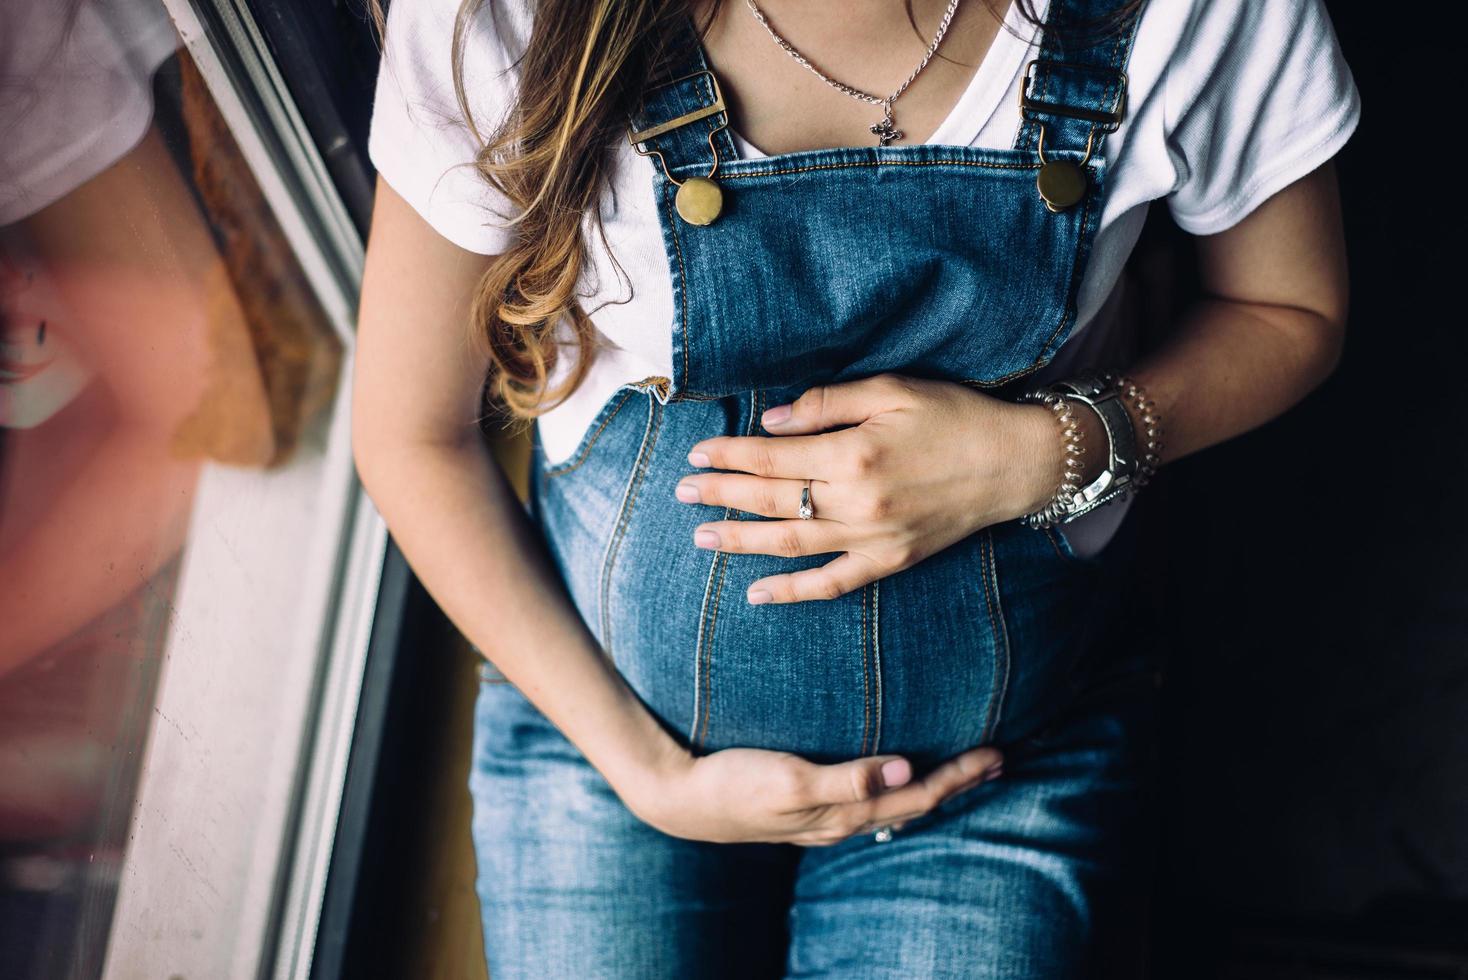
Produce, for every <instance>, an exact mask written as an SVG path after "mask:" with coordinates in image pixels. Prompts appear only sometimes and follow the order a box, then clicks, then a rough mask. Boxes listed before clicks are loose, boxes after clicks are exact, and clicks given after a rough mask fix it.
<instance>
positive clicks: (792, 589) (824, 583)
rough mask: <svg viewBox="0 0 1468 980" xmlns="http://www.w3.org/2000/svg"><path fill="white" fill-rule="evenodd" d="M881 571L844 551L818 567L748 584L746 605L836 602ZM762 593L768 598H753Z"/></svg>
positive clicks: (850, 552)
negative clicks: (826, 600) (818, 601)
mask: <svg viewBox="0 0 1468 980" xmlns="http://www.w3.org/2000/svg"><path fill="white" fill-rule="evenodd" d="M883 574H884V573H883V570H882V568H881V567H880V566H878V564H877V563H876V562H874V561H872V560H871V559H870V558H868V557H867V556H866V555H862V554H858V553H857V552H854V551H848V552H846V553H845V554H843V555H841V556H839V557H837V558H833V559H831V560H830V561H828V562H826V564H824V565H821V566H820V567H819V568H803V569H801V570H800V571H798V572H787V573H785V574H783V575H771V576H769V577H768V578H762V579H758V580H756V581H754V582H751V583H750V585H749V588H748V589H746V590H745V593H746V595H747V597H748V598H749V601H750V602H753V603H756V604H762V603H766V602H771V603H783V602H809V601H811V600H814V599H839V598H840V597H841V596H844V595H846V594H847V593H848V592H855V591H856V590H857V589H859V588H861V587H862V586H864V585H867V584H868V583H871V582H875V581H876V580H877V579H879V578H881V577H882V576H883ZM761 592H762V593H765V594H766V595H768V596H769V598H768V599H766V598H762V597H757V593H761Z"/></svg>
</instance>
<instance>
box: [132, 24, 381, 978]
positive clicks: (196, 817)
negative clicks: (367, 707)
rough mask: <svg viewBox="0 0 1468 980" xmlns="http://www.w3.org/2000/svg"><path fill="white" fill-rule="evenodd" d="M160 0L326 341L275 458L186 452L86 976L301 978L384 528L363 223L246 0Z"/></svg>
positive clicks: (313, 925)
mask: <svg viewBox="0 0 1468 980" xmlns="http://www.w3.org/2000/svg"><path fill="white" fill-rule="evenodd" d="M163 2H164V3H165V6H166V7H167V8H168V11H169V13H170V14H171V15H172V17H173V20H174V24H175V26H176V28H177V29H178V31H179V34H180V36H181V37H182V38H183V41H184V43H185V45H186V46H187V48H188V51H189V53H190V54H191V55H192V57H193V59H194V61H195V63H196V64H197V65H198V66H199V69H200V71H201V73H202V75H203V77H204V79H205V82H206V83H207V85H208V87H209V91H210V93H211V94H212V96H213V98H214V101H215V102H216V104H217V105H218V107H219V110H220V112H221V113H222V115H223V117H224V119H225V120H226V121H227V122H228V124H229V126H230V129H231V131H232V132H233V134H234V137H235V139H236V140H237V141H238V143H239V146H240V149H241V151H242V153H243V155H244V157H245V159H246V161H247V163H248V164H249V166H250V168H251V170H252V172H253V174H254V176H255V179H256V180H257V181H258V183H259V185H260V188H261V190H262V191H263V192H264V196H265V198H266V200H267V201H268V202H269V204H270V206H271V208H272V209H273V211H274V214H275V217H276V219H277V220H278V221H279V222H280V225H281V227H282V228H283V230H284V232H285V235H286V237H287V239H288V241H289V243H290V246H291V248H292V250H293V251H294V254H295V257H296V260H297V261H298V263H299V264H300V266H301V268H302V269H303V270H304V272H305V275H306V277H307V279H308V280H309V282H310V284H311V286H312V288H313V289H314V291H315V293H316V296H317V298H318V299H319V300H320V302H321V304H322V307H323V309H324V310H325V311H326V315H327V317H328V318H329V320H330V322H331V325H332V327H333V329H334V330H335V331H336V332H337V333H338V335H339V336H340V337H341V339H342V342H343V345H344V348H345V356H344V357H343V361H342V375H341V377H340V379H339V381H338V385H337V395H336V398H335V402H334V404H333V405H332V407H331V410H330V411H329V412H328V413H323V416H322V420H321V422H320V423H319V425H318V426H317V428H316V429H315V430H313V431H310V432H307V433H305V434H304V436H303V438H302V441H301V444H300V446H299V447H298V449H297V452H296V454H295V457H294V459H293V461H292V462H290V463H289V464H288V465H286V466H284V467H282V468H278V469H273V470H269V471H257V470H246V469H239V468H233V467H228V466H222V465H215V464H208V465H206V466H205V467H204V470H203V472H202V476H201V479H200V483H199V486H198V490H197V493H196V497H195V502H194V507H193V514H192V523H191V525H190V531H189V535H188V541H187V543H186V545H185V548H184V554H183V556H182V564H181V570H180V578H179V588H178V592H177V594H176V595H175V596H174V598H173V610H172V615H171V617H170V629H169V636H168V641H167V645H166V648H165V651H164V657H163V664H162V668H161V671H160V677H159V685H158V692H157V698H156V703H155V710H154V712H153V716H152V720H153V723H152V726H151V730H150V732H149V735H148V740H147V745H146V749H145V752H144V757H143V761H142V775H141V780H140V783H139V790H138V796H137V799H136V801H135V805H134V809H133V813H132V822H131V828H130V834H129V840H128V847H127V854H126V857H125V859H124V865H123V872H122V877H121V883H120V886H119V894H118V899H117V905H116V908H115V911H114V916H113V923H112V930H111V934H110V937H109V941H108V949H107V958H106V965H105V967H104V977H106V978H107V980H134V978H137V977H172V976H177V977H210V978H235V977H238V978H263V977H276V978H305V977H307V976H308V975H309V972H310V965H311V963H310V961H311V950H312V949H313V948H314V946H315V937H316V925H317V920H318V917H319V912H320V908H321V901H322V896H323V894H324V891H325V885H326V872H327V868H328V865H329V859H330V854H331V842H332V839H333V836H334V833H335V829H336V820H337V814H338V811H339V807H340V802H341V793H342V788H343V784H344V780H345V774H346V764H347V757H348V753H349V751H350V747H351V743H352V736H353V723H354V720H355V717H356V712H357V703H358V696H359V693H360V689H361V684H362V678H363V672H364V668H365V665H366V654H367V645H368V640H369V636H370V633H371V625H372V618H373V613H374V608H375V603H376V597H377V586H378V580H379V576H380V572H381V568H382V561H383V555H384V553H385V548H386V543H387V532H386V528H385V526H384V525H383V522H382V520H381V517H380V516H379V515H378V514H377V512H376V510H375V509H374V508H373V507H372V504H371V501H370V499H369V498H368V497H367V496H366V495H365V494H364V493H363V492H362V490H361V486H360V484H359V483H358V481H357V478H356V474H355V470H354V468H353V464H352V457H351V438H350V419H351V413H350V392H351V385H350V377H351V369H352V352H353V347H354V343H353V341H354V320H355V310H356V299H357V291H358V286H359V281H360V275H361V267H362V250H363V243H362V241H361V238H360V236H359V235H358V233H357V232H356V230H355V228H354V226H353V225H352V223H351V221H350V219H349V216H348V215H347V213H346V209H345V207H344V206H343V204H342V202H341V200H340V199H339V197H338V195H337V194H336V192H335V190H334V189H333V187H332V184H331V181H330V179H329V177H328V174H327V170H326V168H325V166H324V165H323V162H322V160H321V159H320V157H319V155H318V154H317V153H316V150H315V148H314V146H313V144H312V141H311V139H310V138H309V133H308V132H307V130H306V127H305V125H304V123H303V122H302V120H301V118H300V116H299V115H298V114H297V113H296V111H295V109H294V106H293V105H292V103H291V100H290V98H289V95H288V92H287V89H286V86H285V84H284V82H283V80H282V79H281V77H280V75H279V73H278V72H277V71H276V70H275V66H274V65H273V64H272V63H271V60H270V56H269V53H268V50H267V48H266V46H265V44H264V42H263V39H262V38H261V36H260V34H259V32H258V30H256V28H255V25H254V23H253V21H252V20H251V18H250V16H249V12H248V10H247V9H245V7H244V6H243V4H242V3H237V2H235V0H193V2H191V0H163Z"/></svg>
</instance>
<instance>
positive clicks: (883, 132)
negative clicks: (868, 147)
mask: <svg viewBox="0 0 1468 980" xmlns="http://www.w3.org/2000/svg"><path fill="white" fill-rule="evenodd" d="M867 129H868V131H870V132H871V133H872V134H873V135H875V136H876V137H877V140H878V144H877V145H878V146H886V145H887V144H888V143H890V142H892V141H893V140H900V139H902V130H900V129H894V128H893V127H892V117H891V116H890V115H887V116H883V117H882V121H881V122H879V123H872V125H870V126H868V127H867Z"/></svg>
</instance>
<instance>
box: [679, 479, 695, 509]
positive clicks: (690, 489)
mask: <svg viewBox="0 0 1468 980" xmlns="http://www.w3.org/2000/svg"><path fill="white" fill-rule="evenodd" d="M673 494H674V495H675V496H676V497H677V498H678V499H679V500H681V501H683V502H684V503H685V504H696V503H698V487H696V486H694V485H693V484H691V483H680V484H678V487H677V489H675V490H674V491H673Z"/></svg>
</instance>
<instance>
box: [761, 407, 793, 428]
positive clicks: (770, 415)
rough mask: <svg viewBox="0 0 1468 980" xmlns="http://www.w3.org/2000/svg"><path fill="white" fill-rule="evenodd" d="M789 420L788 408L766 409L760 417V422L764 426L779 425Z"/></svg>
mask: <svg viewBox="0 0 1468 980" xmlns="http://www.w3.org/2000/svg"><path fill="white" fill-rule="evenodd" d="M789 418H790V406H789V405H776V406H775V407H774V408H771V409H767V410H766V411H765V414H763V415H761V416H760V422H761V423H762V424H764V425H779V424H780V423H781V422H784V421H786V420H787V419H789Z"/></svg>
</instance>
